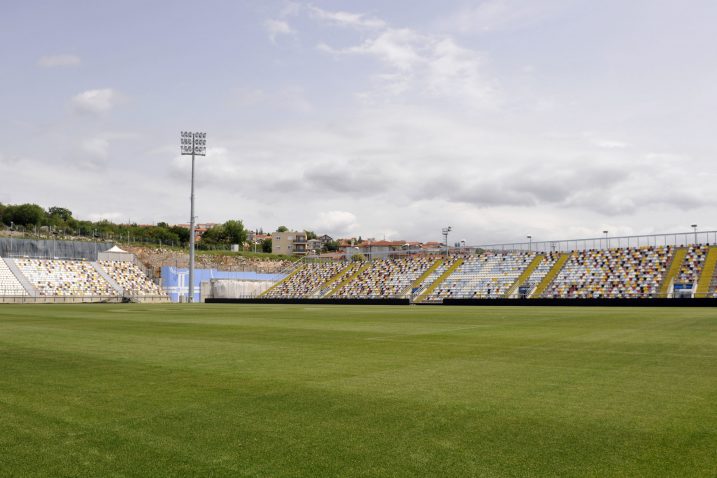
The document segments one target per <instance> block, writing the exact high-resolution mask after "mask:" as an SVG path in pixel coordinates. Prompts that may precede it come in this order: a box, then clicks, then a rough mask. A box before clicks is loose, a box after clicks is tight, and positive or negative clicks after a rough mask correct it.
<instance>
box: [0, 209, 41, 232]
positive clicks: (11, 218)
mask: <svg viewBox="0 0 717 478" xmlns="http://www.w3.org/2000/svg"><path fill="white" fill-rule="evenodd" d="M3 220H4V221H5V222H6V223H7V224H10V222H13V223H15V224H16V225H21V226H25V227H28V226H36V225H38V226H39V225H41V224H43V223H44V222H46V221H47V213H46V212H45V210H44V209H43V208H41V207H40V206H38V205H37V204H20V205H18V206H8V207H7V208H6V209H5V212H4V213H3Z"/></svg>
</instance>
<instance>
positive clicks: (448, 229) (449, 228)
mask: <svg viewBox="0 0 717 478" xmlns="http://www.w3.org/2000/svg"><path fill="white" fill-rule="evenodd" d="M452 230H453V228H451V226H448V227H444V228H443V229H442V230H441V232H442V233H443V237H444V238H445V242H446V258H447V257H448V251H449V249H448V233H449V232H451V231H452Z"/></svg>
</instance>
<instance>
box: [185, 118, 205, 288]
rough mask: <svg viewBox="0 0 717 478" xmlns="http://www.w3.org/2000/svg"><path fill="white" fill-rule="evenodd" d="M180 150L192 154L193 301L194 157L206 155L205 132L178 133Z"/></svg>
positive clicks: (191, 285) (191, 241) (191, 274)
mask: <svg viewBox="0 0 717 478" xmlns="http://www.w3.org/2000/svg"><path fill="white" fill-rule="evenodd" d="M179 144H180V150H181V152H182V156H189V155H191V156H192V192H191V195H190V198H189V201H190V207H189V295H188V297H187V302H194V220H195V217H194V157H195V156H206V154H207V133H193V132H190V131H182V132H181V133H180V143H179Z"/></svg>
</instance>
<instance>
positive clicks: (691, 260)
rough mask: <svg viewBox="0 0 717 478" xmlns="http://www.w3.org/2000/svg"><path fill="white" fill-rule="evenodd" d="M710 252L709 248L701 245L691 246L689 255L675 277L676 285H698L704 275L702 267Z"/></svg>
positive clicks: (688, 251)
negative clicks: (702, 274) (701, 275)
mask: <svg viewBox="0 0 717 478" xmlns="http://www.w3.org/2000/svg"><path fill="white" fill-rule="evenodd" d="M708 251H709V246H704V245H701V244H698V245H692V246H689V247H688V248H687V255H686V256H685V259H684V260H683V261H682V264H681V265H680V270H679V272H678V273H677V276H676V277H675V284H696V283H697V281H698V280H699V278H700V274H701V273H702V267H703V265H704V263H705V258H706V257H707V252H708Z"/></svg>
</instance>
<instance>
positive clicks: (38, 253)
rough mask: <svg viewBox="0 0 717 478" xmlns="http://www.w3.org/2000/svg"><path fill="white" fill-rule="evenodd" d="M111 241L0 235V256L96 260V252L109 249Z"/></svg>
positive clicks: (111, 244)
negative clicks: (81, 240) (37, 238)
mask: <svg viewBox="0 0 717 478" xmlns="http://www.w3.org/2000/svg"><path fill="white" fill-rule="evenodd" d="M112 246H113V243H111V242H80V241H54V240H52V239H49V240H35V239H13V238H11V237H0V257H25V256H27V257H35V258H44V259H52V258H54V257H56V258H58V259H80V260H81V259H85V260H89V261H96V260H97V254H98V253H100V252H104V251H106V250H108V249H111V248H112Z"/></svg>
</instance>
